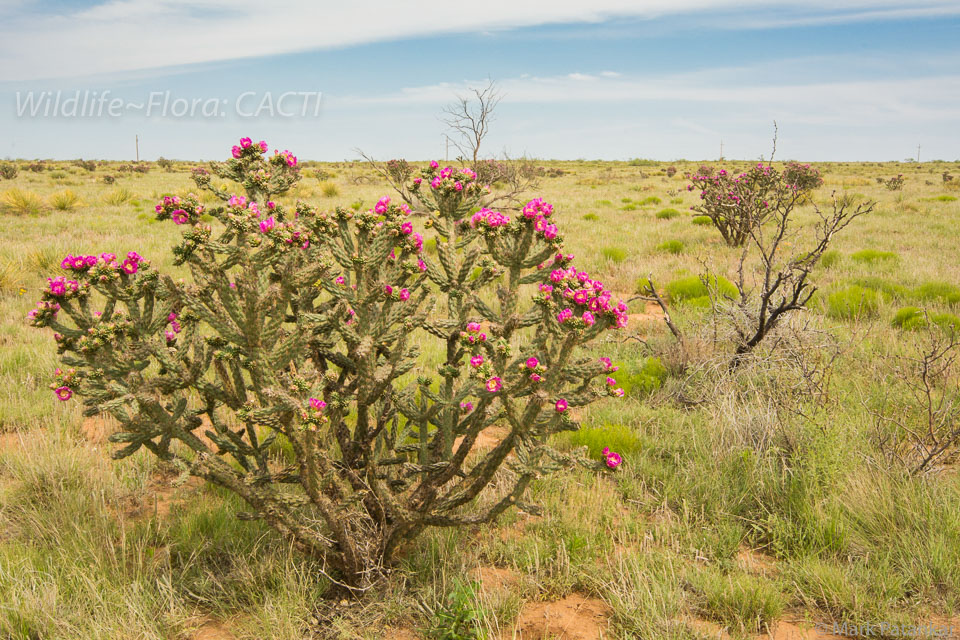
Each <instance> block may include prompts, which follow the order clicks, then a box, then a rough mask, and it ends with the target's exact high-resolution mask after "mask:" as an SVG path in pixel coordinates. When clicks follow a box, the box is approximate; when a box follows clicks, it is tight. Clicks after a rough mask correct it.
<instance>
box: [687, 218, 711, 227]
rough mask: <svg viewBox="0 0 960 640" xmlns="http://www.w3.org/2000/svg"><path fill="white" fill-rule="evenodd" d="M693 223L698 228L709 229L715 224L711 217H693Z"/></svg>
mask: <svg viewBox="0 0 960 640" xmlns="http://www.w3.org/2000/svg"><path fill="white" fill-rule="evenodd" d="M691 222H692V223H693V224H695V225H697V226H698V227H709V226H710V225H712V224H713V220H711V219H710V216H693V219H692V220H691Z"/></svg>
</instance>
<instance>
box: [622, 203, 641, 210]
mask: <svg viewBox="0 0 960 640" xmlns="http://www.w3.org/2000/svg"><path fill="white" fill-rule="evenodd" d="M638 208H639V207H637V205H635V204H634V203H632V202H631V203H630V204H625V205H623V206H622V207H620V210H621V211H636V210H637V209H638Z"/></svg>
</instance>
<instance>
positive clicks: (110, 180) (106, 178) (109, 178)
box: [100, 173, 117, 184]
mask: <svg viewBox="0 0 960 640" xmlns="http://www.w3.org/2000/svg"><path fill="white" fill-rule="evenodd" d="M100 179H101V180H103V184H113V183H114V182H116V181H117V179H116V178H114V177H113V176H111V175H110V174H109V173H108V174H107V175H105V176H103V177H102V178H100Z"/></svg>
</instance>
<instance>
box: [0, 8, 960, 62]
mask: <svg viewBox="0 0 960 640" xmlns="http://www.w3.org/2000/svg"><path fill="white" fill-rule="evenodd" d="M33 1H34V2H35V1H36V0H33ZM13 2H14V5H12V6H13V7H14V8H13V9H11V8H10V7H7V8H6V9H5V11H6V15H7V16H8V17H7V19H5V20H4V21H3V24H2V26H0V74H2V75H0V80H4V81H18V80H28V79H36V78H51V77H74V76H84V75H93V74H100V73H114V72H118V71H131V70H137V69H149V68H158V67H168V66H176V65H187V64H193V63H198V62H215V61H222V60H232V59H239V58H245V57H256V56H266V55H272V54H280V53H289V52H295V51H303V50H310V49H324V48H335V47H344V46H350V45H355V44H361V43H367V42H376V41H383V40H394V39H407V38H416V37H419V36H425V35H432V34H441V33H461V32H471V33H482V32H488V31H496V30H498V29H509V28H516V27H524V26H534V25H541V24H562V23H574V22H600V21H603V20H605V19H608V18H610V17H613V16H626V17H640V18H654V17H657V16H662V15H667V14H680V13H692V12H696V13H701V12H704V11H707V10H721V11H722V10H734V9H736V10H737V11H741V12H742V11H743V10H745V9H746V10H749V9H750V8H757V7H763V8H765V9H767V10H771V11H772V10H773V9H772V8H773V7H776V6H777V4H778V3H776V2H775V0H642V1H638V0H593V1H592V2H591V3H589V4H588V3H584V2H582V0H526V1H523V2H517V1H516V0H488V1H487V2H485V3H484V5H483V11H481V12H473V11H464V10H463V8H462V6H461V5H459V4H457V3H450V2H447V3H444V2H438V3H432V4H431V5H430V6H429V9H422V10H417V9H415V8H412V7H411V5H410V4H408V3H405V2H396V1H395V0H352V1H351V2H317V1H316V0H274V1H272V2H263V1H262V0H108V1H105V2H102V3H101V4H98V5H94V6H92V7H88V8H85V9H81V10H75V9H74V10H70V9H63V10H62V13H59V14H49V13H48V14H39V15H38V14H37V13H36V12H31V11H29V10H28V9H29V8H30V4H31V3H30V2H26V1H25V0H13ZM17 6H20V9H19V10H17V9H16V7H17ZM842 11H847V12H854V13H850V14H847V15H843V14H840V13H838V12H842ZM904 11H908V12H913V14H916V12H923V14H924V15H940V14H948V13H953V12H956V11H958V7H957V3H956V1H955V0H916V2H914V3H913V6H912V7H911V8H910V9H909V10H906V9H903V8H902V2H900V1H899V0H834V1H828V0H809V1H808V2H806V3H805V4H804V5H803V12H802V14H799V15H797V14H795V13H792V14H791V17H790V18H788V20H803V19H809V20H813V19H821V18H822V19H832V20H860V19H867V18H870V19H876V18H878V17H879V18H882V17H896V16H898V15H901V14H902V13H903V12H904ZM911 15H912V14H911Z"/></svg>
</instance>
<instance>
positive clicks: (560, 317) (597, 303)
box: [540, 267, 628, 329]
mask: <svg viewBox="0 0 960 640" xmlns="http://www.w3.org/2000/svg"><path fill="white" fill-rule="evenodd" d="M550 282H552V283H553V284H552V285H551V284H547V283H543V284H541V285H540V293H541V295H542V298H543V299H545V300H554V301H556V303H557V305H558V306H563V309H561V311H560V312H559V313H557V321H558V322H560V324H564V323H565V322H567V321H568V320H571V319H573V318H575V317H577V318H579V319H580V321H581V322H582V323H583V325H584V326H587V327H589V326H592V325H593V324H594V323H595V322H596V321H597V316H599V315H607V316H609V317H610V318H611V319H612V320H613V326H615V327H616V328H618V329H622V328H623V327H626V326H627V320H628V317H627V305H626V303H625V302H624V301H623V300H620V301H618V302H617V303H616V304H613V303H612V302H611V298H612V294H611V292H610V291H607V290H606V289H604V288H603V283H602V282H600V281H597V280H591V279H590V276H589V274H587V272H586V271H577V270H576V269H575V268H574V267H568V268H566V269H554V270H553V271H551V272H550ZM571 304H572V306H566V305H571Z"/></svg>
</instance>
